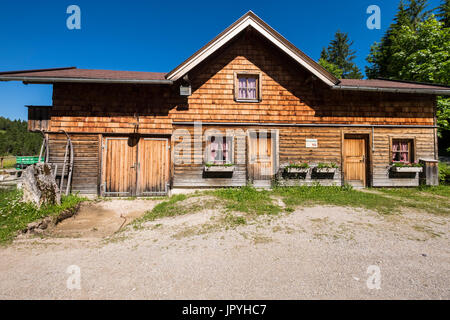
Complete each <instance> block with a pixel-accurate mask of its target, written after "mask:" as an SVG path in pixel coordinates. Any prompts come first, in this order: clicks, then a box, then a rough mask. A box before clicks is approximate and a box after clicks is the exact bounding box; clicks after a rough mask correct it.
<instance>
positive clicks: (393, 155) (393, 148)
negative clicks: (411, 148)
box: [392, 143, 398, 161]
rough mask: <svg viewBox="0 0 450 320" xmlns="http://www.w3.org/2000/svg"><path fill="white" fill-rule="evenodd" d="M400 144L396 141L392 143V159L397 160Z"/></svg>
mask: <svg viewBox="0 0 450 320" xmlns="http://www.w3.org/2000/svg"><path fill="white" fill-rule="evenodd" d="M397 150H398V145H397V144H396V143H393V144H392V161H395V157H396V155H397V153H396V152H397Z"/></svg>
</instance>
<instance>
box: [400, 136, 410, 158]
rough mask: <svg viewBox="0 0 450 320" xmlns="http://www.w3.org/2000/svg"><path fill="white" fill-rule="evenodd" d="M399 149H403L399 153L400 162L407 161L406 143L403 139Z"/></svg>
mask: <svg viewBox="0 0 450 320" xmlns="http://www.w3.org/2000/svg"><path fill="white" fill-rule="evenodd" d="M400 151H403V152H401V153H400V158H401V160H400V161H402V162H408V143H407V142H405V141H403V142H400Z"/></svg>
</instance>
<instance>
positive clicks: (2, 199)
mask: <svg viewBox="0 0 450 320" xmlns="http://www.w3.org/2000/svg"><path fill="white" fill-rule="evenodd" d="M21 199H22V192H21V191H19V190H7V191H0V243H5V242H9V241H11V240H12V239H13V238H14V237H15V236H16V234H17V232H18V231H20V230H23V229H25V228H26V227H27V225H28V224H29V223H31V222H34V221H36V220H39V219H42V218H44V217H47V216H57V215H58V214H59V213H61V212H63V211H65V210H67V209H72V208H75V207H76V205H77V204H79V203H80V202H82V201H85V200H86V199H85V198H82V197H79V196H77V195H69V196H63V197H62V199H61V205H49V206H43V207H41V208H40V209H38V208H36V207H35V206H34V205H32V204H30V203H25V202H22V201H21Z"/></svg>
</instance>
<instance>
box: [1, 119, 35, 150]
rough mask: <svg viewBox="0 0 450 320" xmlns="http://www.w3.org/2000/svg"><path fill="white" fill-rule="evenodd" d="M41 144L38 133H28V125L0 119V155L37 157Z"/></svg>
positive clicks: (18, 121)
mask: <svg viewBox="0 0 450 320" xmlns="http://www.w3.org/2000/svg"><path fill="white" fill-rule="evenodd" d="M41 143H42V136H41V134H40V133H33V132H28V124H27V122H26V121H22V120H10V119H7V118H4V117H0V155H1V156H5V155H14V156H33V155H38V154H39V151H40V148H41Z"/></svg>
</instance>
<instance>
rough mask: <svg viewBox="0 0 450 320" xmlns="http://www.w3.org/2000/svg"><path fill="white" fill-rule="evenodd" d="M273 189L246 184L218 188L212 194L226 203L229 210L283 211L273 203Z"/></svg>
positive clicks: (257, 212)
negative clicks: (261, 188) (259, 188)
mask: <svg viewBox="0 0 450 320" xmlns="http://www.w3.org/2000/svg"><path fill="white" fill-rule="evenodd" d="M271 194H272V192H271V191H268V190H257V189H255V188H253V187H250V186H246V187H242V188H227V189H218V190H215V191H213V192H212V195H214V196H216V197H217V198H219V199H221V200H223V201H224V203H225V208H226V209H228V210H229V211H239V212H244V213H247V214H255V215H262V214H278V213H280V212H281V211H282V208H280V207H279V206H278V205H276V204H274V203H273V199H272V198H271Z"/></svg>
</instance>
